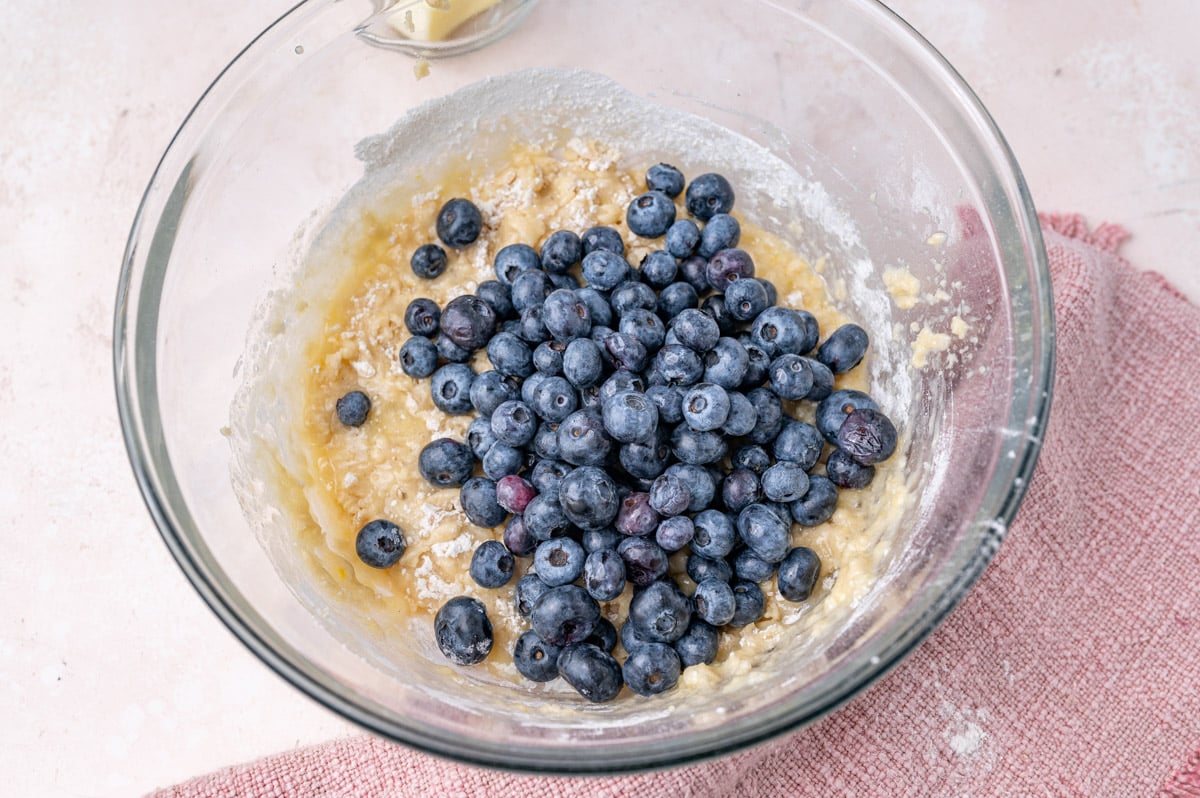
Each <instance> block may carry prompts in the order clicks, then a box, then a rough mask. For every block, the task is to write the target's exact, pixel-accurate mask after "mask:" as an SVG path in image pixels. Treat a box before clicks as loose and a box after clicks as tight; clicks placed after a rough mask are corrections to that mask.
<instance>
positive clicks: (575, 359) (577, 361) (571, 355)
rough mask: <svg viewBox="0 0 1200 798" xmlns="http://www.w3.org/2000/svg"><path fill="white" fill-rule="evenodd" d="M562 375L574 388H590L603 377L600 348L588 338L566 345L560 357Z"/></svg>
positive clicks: (602, 360) (602, 361)
mask: <svg viewBox="0 0 1200 798" xmlns="http://www.w3.org/2000/svg"><path fill="white" fill-rule="evenodd" d="M562 373H563V377H565V378H566V380H567V382H569V383H571V385H573V386H575V387H576V388H590V387H592V386H593V385H596V384H597V383H598V382H600V378H601V377H602V376H603V375H604V359H603V357H601V355H600V347H599V346H597V345H596V343H595V342H594V341H592V340H590V339H588V338H577V339H575V340H574V341H571V343H569V344H567V348H566V351H565V352H563V356H562Z"/></svg>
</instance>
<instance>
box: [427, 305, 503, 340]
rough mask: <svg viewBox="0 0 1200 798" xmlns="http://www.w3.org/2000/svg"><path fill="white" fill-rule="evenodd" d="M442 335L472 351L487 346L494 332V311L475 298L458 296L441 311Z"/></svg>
mask: <svg viewBox="0 0 1200 798" xmlns="http://www.w3.org/2000/svg"><path fill="white" fill-rule="evenodd" d="M441 326H442V335H444V336H446V337H447V338H449V339H450V340H451V341H452V342H454V343H455V344H456V345H458V346H460V347H462V348H463V349H467V350H470V351H474V350H476V349H480V348H482V347H484V346H486V345H487V342H488V341H489V340H491V337H492V335H493V334H495V332H496V311H494V310H492V306H491V305H489V304H488V303H486V302H484V301H483V300H482V299H480V298H479V297H477V296H466V295H464V296H459V297H455V298H454V299H451V300H450V301H449V302H447V303H446V307H445V308H444V309H443V310H442V319H441Z"/></svg>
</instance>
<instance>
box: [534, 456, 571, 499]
mask: <svg viewBox="0 0 1200 798" xmlns="http://www.w3.org/2000/svg"><path fill="white" fill-rule="evenodd" d="M569 473H571V466H569V465H567V464H566V463H564V462H562V461H560V460H539V461H538V462H537V464H536V465H534V467H533V470H532V471H530V472H529V481H530V482H531V483H533V486H534V487H535V488H537V490H538V493H558V492H559V490H560V488H561V486H562V480H563V477H565V476H566V475H567V474H569Z"/></svg>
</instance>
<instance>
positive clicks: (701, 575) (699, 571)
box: [687, 551, 733, 584]
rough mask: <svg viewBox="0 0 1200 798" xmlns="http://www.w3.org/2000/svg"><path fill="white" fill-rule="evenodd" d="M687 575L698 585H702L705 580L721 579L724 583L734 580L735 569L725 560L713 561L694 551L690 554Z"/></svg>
mask: <svg viewBox="0 0 1200 798" xmlns="http://www.w3.org/2000/svg"><path fill="white" fill-rule="evenodd" d="M687 575H688V576H689V577H691V580H692V581H693V582H695V583H696V584H700V583H701V582H703V581H704V580H705V579H720V580H721V581H722V582H728V581H729V580H730V579H732V578H733V569H732V568H731V567H730V566H729V563H728V562H727V561H726V560H725V559H724V558H717V559H713V558H711V557H705V556H704V555H702V554H697V553H696V552H694V551H693V552H691V553H690V554H688V558H687Z"/></svg>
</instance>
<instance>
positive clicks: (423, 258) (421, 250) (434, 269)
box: [409, 239, 474, 280]
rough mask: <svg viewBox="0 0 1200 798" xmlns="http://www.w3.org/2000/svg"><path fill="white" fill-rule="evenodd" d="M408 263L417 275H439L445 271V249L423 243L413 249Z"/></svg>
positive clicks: (427, 278)
mask: <svg viewBox="0 0 1200 798" xmlns="http://www.w3.org/2000/svg"><path fill="white" fill-rule="evenodd" d="M472 240H474V239H472ZM467 243H470V242H467ZM409 265H410V266H412V270H413V274H415V275H417V276H418V277H423V278H424V279H426V280H432V279H433V278H434V277H440V276H441V274H442V272H444V271H446V250H444V249H442V248H441V247H439V246H438V245H437V244H423V245H421V246H419V247H417V248H416V250H414V251H413V254H412V258H411V259H410V260H409Z"/></svg>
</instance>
